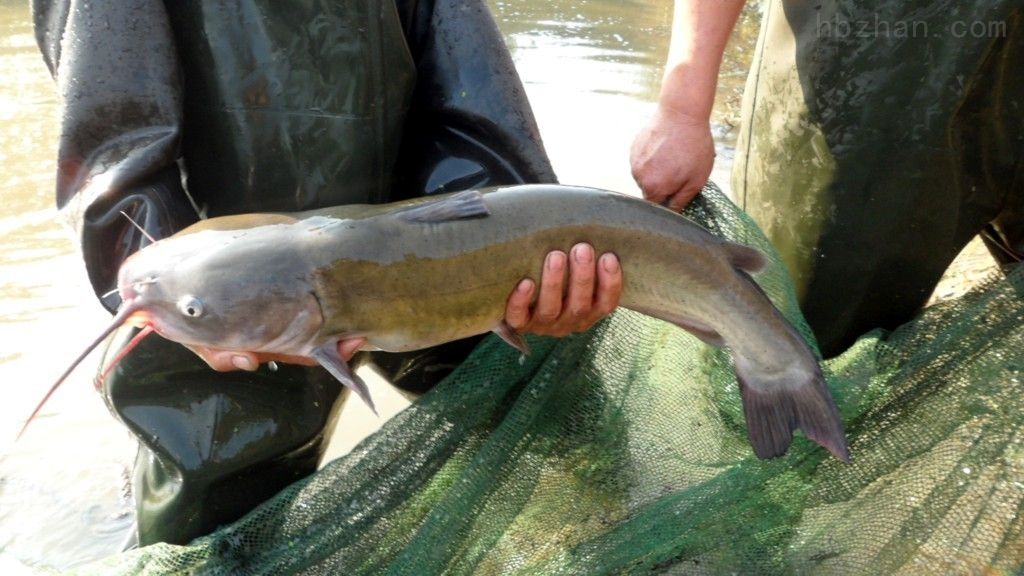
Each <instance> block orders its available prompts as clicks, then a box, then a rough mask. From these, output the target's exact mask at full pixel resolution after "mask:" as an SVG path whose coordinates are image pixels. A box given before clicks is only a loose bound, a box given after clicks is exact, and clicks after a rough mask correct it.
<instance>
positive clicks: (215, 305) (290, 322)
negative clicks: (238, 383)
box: [118, 231, 323, 355]
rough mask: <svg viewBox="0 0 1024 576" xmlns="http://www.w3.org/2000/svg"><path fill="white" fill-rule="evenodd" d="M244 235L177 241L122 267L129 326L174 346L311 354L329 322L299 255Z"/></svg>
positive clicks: (143, 252) (142, 252) (120, 283)
mask: <svg viewBox="0 0 1024 576" xmlns="http://www.w3.org/2000/svg"><path fill="white" fill-rule="evenodd" d="M282 246H283V244H281V243H275V242H273V241H264V240H262V239H260V238H259V237H258V235H257V236H255V237H254V236H249V235H248V234H246V233H240V232H235V231H232V232H220V231H218V232H212V231H211V232H204V233H200V234H193V235H187V236H182V237H172V238H169V239H166V240H162V241H160V242H157V243H156V244H153V245H151V246H149V247H147V248H145V249H143V250H140V251H139V252H137V253H136V254H134V255H132V257H130V258H129V259H128V260H126V261H125V262H124V264H123V265H122V266H121V269H120V271H119V275H118V291H119V293H120V295H121V299H122V307H123V308H125V309H130V310H133V312H132V313H131V314H130V315H128V317H127V322H128V323H130V324H134V325H137V326H150V327H151V328H152V329H153V330H154V331H155V332H156V333H158V334H160V335H161V336H163V337H164V338H167V339H168V340H173V341H175V342H179V343H181V344H185V345H198V346H206V347H211V348H218V349H223V350H238V351H246V352H268V353H279V354H296V355H306V353H308V352H309V351H310V350H311V346H313V345H314V340H315V338H316V335H317V334H318V332H319V330H320V326H321V325H322V323H323V317H322V314H321V311H320V305H319V302H318V301H317V299H316V297H315V296H314V293H313V289H312V287H311V285H310V282H309V280H308V274H306V273H305V269H306V268H307V267H306V266H305V265H304V262H303V258H302V256H301V254H295V253H291V254H285V253H282Z"/></svg>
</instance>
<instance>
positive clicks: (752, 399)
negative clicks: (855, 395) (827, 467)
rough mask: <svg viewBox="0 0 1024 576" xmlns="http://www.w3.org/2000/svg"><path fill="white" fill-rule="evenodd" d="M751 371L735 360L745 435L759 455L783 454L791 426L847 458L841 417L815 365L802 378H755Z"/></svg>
mask: <svg viewBox="0 0 1024 576" xmlns="http://www.w3.org/2000/svg"><path fill="white" fill-rule="evenodd" d="M750 372H751V371H749V370H740V368H739V362H737V370H736V377H737V379H738V380H739V383H740V395H741V397H742V398H743V415H744V416H745V417H746V420H747V436H748V437H749V439H750V444H751V445H752V446H753V447H754V453H755V454H757V457H758V458H762V459H763V458H774V457H776V456H781V455H782V454H785V453H786V450H787V449H789V445H790V443H791V442H792V441H793V430H795V429H800V430H802V431H803V433H804V435H805V436H807V437H808V438H810V439H811V440H814V441H815V442H817V443H818V444H820V445H821V446H822V447H824V448H825V449H826V450H828V451H829V452H831V453H832V455H834V456H835V457H836V458H838V459H840V460H842V461H843V462H849V461H850V451H849V448H848V447H847V445H846V435H845V433H844V432H843V421H842V419H841V418H840V417H839V410H837V409H836V405H835V402H833V401H832V396H831V395H830V394H829V392H828V388H826V387H825V379H824V377H823V376H822V374H821V370H820V369H819V368H818V367H817V366H816V365H815V367H814V370H813V371H812V372H811V373H810V374H807V375H806V376H805V377H803V378H802V380H803V381H802V382H794V381H790V382H785V383H777V382H758V381H757V380H756V379H755V378H753V377H752V375H751V373H750Z"/></svg>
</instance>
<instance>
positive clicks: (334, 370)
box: [311, 342, 377, 414]
mask: <svg viewBox="0 0 1024 576" xmlns="http://www.w3.org/2000/svg"><path fill="white" fill-rule="evenodd" d="M311 356H312V357H313V358H315V359H316V361H317V362H319V363H320V365H321V366H323V367H324V368H325V369H326V370H327V371H328V372H330V373H331V375H332V376H334V377H335V378H337V379H338V382H341V383H342V384H343V385H344V386H345V387H346V388H348V389H349V390H352V391H353V392H355V393H356V395H358V396H359V397H360V398H362V399H363V402H366V405H367V406H369V407H370V410H372V411H373V413H374V414H377V408H376V407H375V406H374V405H373V399H372V398H370V389H369V388H368V387H367V386H366V382H364V381H363V379H362V378H360V377H359V376H358V375H357V374H356V373H354V372H352V368H350V367H349V365H348V362H345V359H344V358H342V357H341V356H340V355H338V344H337V342H328V343H327V344H324V345H323V346H321V347H319V348H317V349H316V350H314V351H313V353H312V354H311Z"/></svg>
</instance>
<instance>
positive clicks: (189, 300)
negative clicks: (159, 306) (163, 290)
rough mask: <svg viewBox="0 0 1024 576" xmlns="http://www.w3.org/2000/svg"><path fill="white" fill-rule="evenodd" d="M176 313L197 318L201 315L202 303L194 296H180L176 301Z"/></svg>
mask: <svg viewBox="0 0 1024 576" xmlns="http://www.w3.org/2000/svg"><path fill="white" fill-rule="evenodd" d="M178 312H181V313H182V314H184V315H185V316H188V317H189V318H199V317H200V316H202V315H203V301H202V300H200V299H199V298H196V297H195V296H182V297H181V300H178Z"/></svg>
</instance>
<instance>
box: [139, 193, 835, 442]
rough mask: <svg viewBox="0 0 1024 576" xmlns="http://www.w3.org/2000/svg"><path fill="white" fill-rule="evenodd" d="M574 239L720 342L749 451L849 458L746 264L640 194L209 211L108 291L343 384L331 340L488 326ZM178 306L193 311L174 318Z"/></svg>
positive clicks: (817, 375) (427, 338) (754, 258)
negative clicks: (800, 438) (795, 447)
mask: <svg viewBox="0 0 1024 576" xmlns="http://www.w3.org/2000/svg"><path fill="white" fill-rule="evenodd" d="M460 202H461V203H460ZM578 242H588V243H590V244H591V245H593V246H594V249H595V251H596V253H598V254H600V253H603V252H614V253H615V254H616V255H617V256H618V257H619V260H620V262H621V266H622V270H623V292H622V298H621V301H620V305H621V306H623V307H626V308H630V309H633V310H637V311H639V312H642V313H645V314H648V315H651V316H655V317H657V318H661V319H663V320H666V321H669V322H672V323H674V324H676V325H678V326H680V327H683V328H684V329H687V330H689V331H690V332H692V333H694V334H696V335H697V336H699V337H700V338H702V339H703V340H705V341H707V342H709V343H711V344H714V345H719V346H723V345H724V346H727V347H728V348H729V350H730V351H731V352H732V355H733V358H734V360H735V365H736V369H737V376H738V378H739V381H740V388H741V392H742V394H743V401H744V409H745V413H746V415H747V423H748V429H749V434H750V439H751V442H752V444H753V445H754V448H755V451H756V452H757V454H758V455H759V456H761V457H772V456H776V455H779V454H782V453H783V452H785V450H786V448H787V447H788V446H789V443H790V441H791V433H792V430H793V429H795V428H800V429H802V430H803V431H804V432H805V434H807V435H808V436H809V437H811V438H812V439H814V440H815V441H817V442H819V443H820V444H822V445H823V446H825V447H826V448H828V449H829V450H830V451H832V452H833V454H835V455H836V456H838V457H840V458H842V459H844V460H845V459H847V458H848V455H847V451H846V443H845V438H844V436H843V432H842V424H841V422H840V420H839V416H838V413H837V411H836V409H835V406H834V404H833V403H832V400H831V397H830V396H829V393H828V391H827V389H826V388H825V385H824V381H823V379H822V376H821V372H820V369H819V366H818V362H817V360H816V358H815V357H814V355H813V353H812V352H811V350H810V349H809V348H808V347H807V345H806V343H805V342H804V341H803V340H802V339H801V337H800V336H799V335H798V334H797V333H796V331H795V330H794V329H793V328H792V327H791V326H790V325H789V324H788V323H787V322H786V320H785V319H784V318H783V317H782V315H781V314H779V312H778V311H777V310H776V309H775V308H774V307H773V306H772V304H771V303H770V302H769V300H768V299H767V298H766V297H765V296H764V294H763V293H762V292H761V291H760V289H759V288H758V287H757V286H756V285H755V284H754V283H753V281H752V280H751V279H750V277H749V276H748V274H747V273H748V272H754V271H756V269H757V268H759V266H760V263H761V256H760V254H759V253H758V252H756V251H755V250H753V249H751V248H748V247H745V246H740V245H736V244H732V243H729V242H726V241H723V240H721V239H719V238H716V237H715V236H713V235H711V234H710V233H708V232H707V231H706V230H704V229H703V228H701V227H700V226H697V225H696V224H694V223H692V222H690V221H689V220H687V219H686V218H684V217H682V216H680V215H678V214H675V213H673V212H671V211H670V210H668V209H665V208H662V207H660V206H656V205H654V204H651V203H649V202H646V201H643V200H640V199H637V198H632V197H628V196H624V195H620V194H615V193H610V192H604V191H598V190H593V189H587V188H573V187H567V186H543V185H541V186H516V187H509V188H499V189H496V190H493V191H489V192H487V193H485V194H483V195H482V196H481V195H479V194H476V195H475V196H473V195H472V194H471V193H462V194H457V195H449V196H447V197H438V198H434V199H427V200H422V199H420V200H416V201H411V202H408V203H404V204H397V205H384V206H373V207H368V206H356V207H339V208H336V209H329V210H319V211H314V212H309V213H301V214H294V215H271V216H261V215H252V216H246V217H229V218H226V219H213V220H210V221H205V222H203V223H200V224H199V225H197V227H196V228H195V229H190V230H186V231H184V232H183V233H182V234H181V235H179V236H175V237H172V238H171V239H168V240H164V241H161V242H158V243H156V244H155V245H153V246H152V247H149V248H146V249H145V250H143V251H141V252H140V253H139V254H138V255H137V256H136V257H133V258H132V259H130V260H129V261H128V262H126V264H125V266H124V267H123V268H122V271H121V286H122V287H123V288H122V290H123V291H124V290H125V288H124V287H131V286H139V287H140V288H143V289H144V290H145V291H148V294H147V293H146V292H141V293H138V294H136V293H135V292H134V291H130V292H131V294H129V296H131V297H135V298H136V300H138V301H140V302H141V301H142V300H145V299H146V298H148V299H149V302H153V303H154V304H147V306H149V308H147V310H150V312H149V313H148V314H149V317H150V318H152V319H153V325H154V326H155V328H156V331H157V332H159V333H161V334H163V335H165V336H166V337H168V338H170V339H172V340H176V341H179V342H183V343H186V344H200V345H205V346H212V347H218V348H227V349H238V350H247V351H253V352H274V353H283V354H298V355H303V356H310V357H316V358H317V359H318V360H321V362H322V363H324V364H325V366H327V367H328V368H329V369H332V368H333V369H332V372H333V373H335V375H336V376H339V378H341V379H343V381H344V379H345V378H351V377H352V376H351V374H350V373H349V372H348V370H347V366H345V365H344V363H343V362H342V363H341V365H339V364H338V359H336V358H335V359H333V360H332V359H323V358H321V356H322V355H323V354H329V352H325V351H329V350H330V349H331V346H334V345H335V344H336V343H337V341H338V340H339V339H343V338H352V337H364V338H366V339H367V341H368V343H369V345H370V346H372V347H375V348H378V349H381V350H388V351H404V350H413V349H419V348H424V347H428V346H432V345H436V344H440V343H443V342H447V341H451V340H454V339H458V338H463V337H467V336H471V335H474V334H480V333H484V332H487V331H490V330H496V329H498V328H499V327H500V325H501V323H502V317H503V315H504V310H505V304H506V300H507V298H508V295H509V294H510V292H511V290H512V288H513V287H514V286H515V285H516V283H517V282H518V281H520V280H521V279H522V278H526V277H530V278H534V279H539V278H540V274H541V266H542V263H543V260H544V256H545V255H546V254H547V253H548V252H549V251H551V250H554V249H559V250H564V251H568V250H569V249H570V248H571V247H572V246H573V245H574V244H576V243H578ZM151 278H155V281H154V282H152V284H153V285H152V286H148V285H146V284H143V283H142V282H144V281H146V279H151ZM190 298H192V299H194V300H195V301H196V302H200V303H201V304H202V306H203V307H204V308H205V309H204V310H203V311H202V312H203V315H204V317H203V318H202V319H196V318H191V317H183V316H185V315H184V312H183V311H182V310H183V308H182V306H183V304H182V302H185V301H189V302H191V301H192V300H189V299H190ZM157 301H159V302H162V303H163V304H161V305H159V306H158V305H157V304H155V302H157ZM160 306H162V308H161V307H160ZM172 308H173V310H172ZM175 314H177V316H178V317H177V318H174V319H172V318H170V316H173V315H175ZM317 354H320V355H321V356H318V355H317ZM331 364H333V366H332V365H331Z"/></svg>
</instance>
